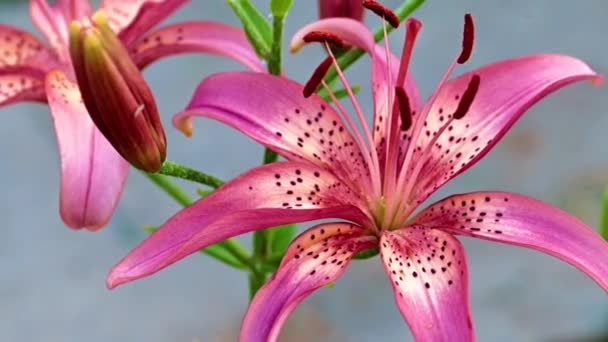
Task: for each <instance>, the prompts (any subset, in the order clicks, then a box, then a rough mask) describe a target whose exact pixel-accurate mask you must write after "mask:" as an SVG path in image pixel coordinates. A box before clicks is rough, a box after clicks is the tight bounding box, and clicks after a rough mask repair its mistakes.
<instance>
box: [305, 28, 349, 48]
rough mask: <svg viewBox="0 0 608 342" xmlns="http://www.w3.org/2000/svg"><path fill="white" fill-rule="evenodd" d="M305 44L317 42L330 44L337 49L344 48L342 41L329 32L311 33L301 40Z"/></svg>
mask: <svg viewBox="0 0 608 342" xmlns="http://www.w3.org/2000/svg"><path fill="white" fill-rule="evenodd" d="M303 40H304V41H305V42H306V43H312V42H319V43H325V42H327V43H331V44H332V45H334V46H335V47H337V48H343V47H344V41H343V40H342V39H340V37H338V36H337V35H335V34H333V33H329V32H321V31H313V32H309V33H308V34H306V35H305V36H304V38H303Z"/></svg>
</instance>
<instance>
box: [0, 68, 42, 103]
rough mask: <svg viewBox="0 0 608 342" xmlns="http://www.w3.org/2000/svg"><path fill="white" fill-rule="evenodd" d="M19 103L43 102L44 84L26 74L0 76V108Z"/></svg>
mask: <svg viewBox="0 0 608 342" xmlns="http://www.w3.org/2000/svg"><path fill="white" fill-rule="evenodd" d="M21 101H36V102H45V101H46V95H45V90H44V82H43V81H42V80H40V78H37V77H32V76H29V75H27V74H8V75H2V74H0V106H6V105H9V104H13V103H16V102H21Z"/></svg>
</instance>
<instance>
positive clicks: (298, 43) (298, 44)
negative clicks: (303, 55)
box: [289, 39, 306, 53]
mask: <svg viewBox="0 0 608 342" xmlns="http://www.w3.org/2000/svg"><path fill="white" fill-rule="evenodd" d="M304 44H306V43H305V42H304V40H302V39H297V40H295V39H294V40H292V41H291V43H289V52H291V53H296V52H298V51H300V49H301V48H302V47H303V46H304Z"/></svg>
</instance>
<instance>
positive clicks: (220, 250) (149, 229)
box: [144, 225, 249, 270]
mask: <svg viewBox="0 0 608 342" xmlns="http://www.w3.org/2000/svg"><path fill="white" fill-rule="evenodd" d="M157 230H158V227H156V226H152V225H144V231H145V232H146V233H150V234H152V233H154V232H155V231H157ZM199 252H200V253H203V254H207V255H208V256H210V257H212V258H215V259H217V260H219V261H221V262H223V263H225V264H227V265H230V266H232V267H235V268H238V269H241V270H246V269H249V267H248V266H247V265H245V264H243V263H242V262H241V261H240V260H239V259H237V258H236V257H235V256H234V255H232V254H231V253H230V252H229V251H228V250H227V249H226V248H225V247H224V241H222V242H218V243H216V244H214V245H211V246H207V248H203V249H201V250H199Z"/></svg>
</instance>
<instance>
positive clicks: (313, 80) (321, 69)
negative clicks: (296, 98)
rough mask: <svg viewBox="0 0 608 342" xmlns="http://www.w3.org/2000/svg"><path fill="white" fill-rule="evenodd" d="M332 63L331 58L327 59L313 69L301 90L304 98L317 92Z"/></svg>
mask: <svg viewBox="0 0 608 342" xmlns="http://www.w3.org/2000/svg"><path fill="white" fill-rule="evenodd" d="M332 63H333V61H332V59H331V57H327V58H325V59H324V60H323V62H321V64H319V65H318V66H317V67H316V68H315V70H314V71H313V72H312V75H311V76H310V78H309V79H308V82H306V84H305V85H304V89H303V90H302V94H303V95H304V97H310V95H312V94H313V93H314V92H316V91H317V89H318V88H319V86H320V85H321V82H322V81H323V78H324V77H325V75H326V74H327V71H328V70H329V68H330V67H331V65H332Z"/></svg>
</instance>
